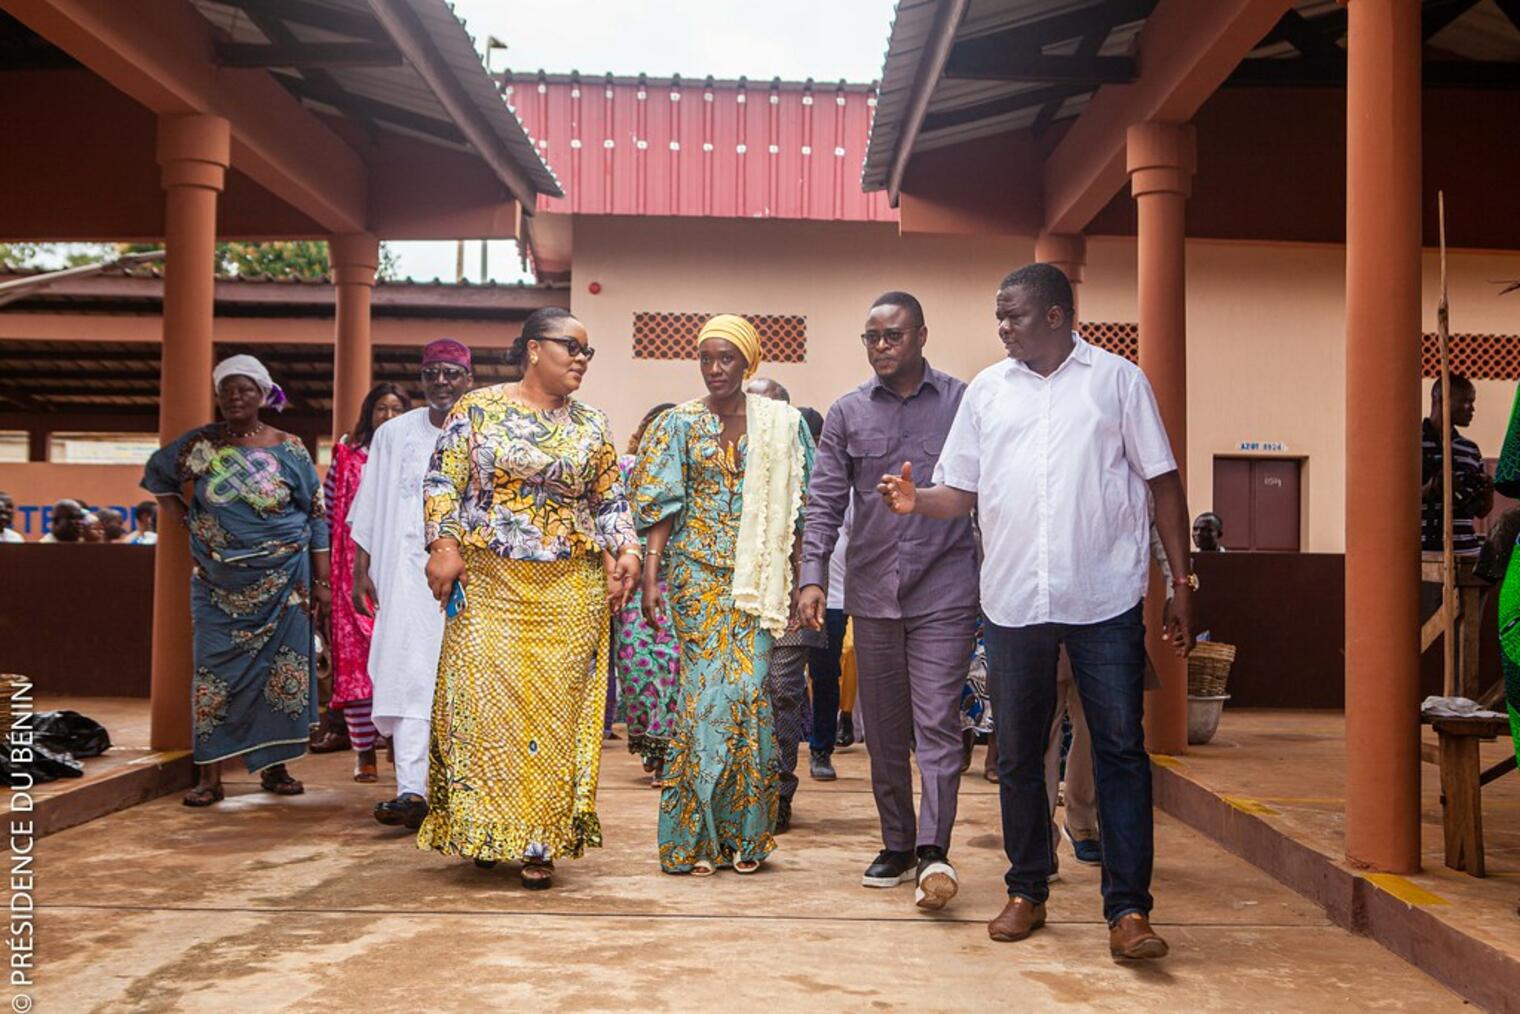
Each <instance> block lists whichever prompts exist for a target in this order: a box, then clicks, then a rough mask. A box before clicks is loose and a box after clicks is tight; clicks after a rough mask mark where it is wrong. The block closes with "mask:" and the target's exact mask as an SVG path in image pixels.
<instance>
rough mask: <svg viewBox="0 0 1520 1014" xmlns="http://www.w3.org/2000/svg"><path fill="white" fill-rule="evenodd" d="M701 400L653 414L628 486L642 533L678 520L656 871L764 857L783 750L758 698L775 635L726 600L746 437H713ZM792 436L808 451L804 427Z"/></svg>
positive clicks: (713, 422) (671, 554)
mask: <svg viewBox="0 0 1520 1014" xmlns="http://www.w3.org/2000/svg"><path fill="white" fill-rule="evenodd" d="M721 433H722V427H721V424H720V422H719V420H718V418H717V417H716V416H714V415H713V414H712V413H711V412H710V411H708V409H707V408H706V406H705V405H703V403H702V402H700V401H693V402H688V403H686V404H684V405H680V406H678V407H676V408H674V409H671V410H670V411H668V412H666V413H665V414H664V415H663V416H661V417H660V418H659V419H658V420H657V421H656V422H655V423H654V424H653V425H652V426H651V427H650V428H649V431H648V432H647V433H646V434H645V436H644V440H643V443H642V444H641V445H640V448H639V457H638V462H637V464H636V465H635V468H634V477H633V480H632V482H631V484H630V485H631V488H632V490H633V494H632V499H633V506H634V512H635V517H636V519H637V522H638V526H639V528H640V530H641V531H642V530H646V529H648V528H650V527H652V526H653V525H655V524H657V523H659V522H660V521H661V520H663V519H665V518H667V517H673V518H674V524H673V527H672V532H671V537H670V541H669V542H668V543H667V545H666V550H665V552H666V557H667V566H668V568H669V570H668V573H669V582H668V583H669V593H668V596H667V600H666V601H667V605H668V607H669V615H670V617H671V620H672V622H673V625H674V628H675V634H676V638H677V640H678V641H679V642H680V649H681V661H680V668H681V677H680V680H681V682H680V690H679V699H678V704H677V709H676V720H675V730H674V734H673V736H672V739H671V743H670V747H669V750H668V751H667V754H666V762H665V783H666V787H665V789H664V791H663V793H662V794H661V797H660V824H659V849H660V866H661V868H662V869H664V870H665V871H667V872H671V873H684V872H690V871H691V870H692V868H693V867H694V866H695V865H696V864H697V863H712V864H713V865H715V866H722V865H727V864H731V863H734V862H738V861H742V860H758V859H763V858H764V857H765V856H767V855H769V854H770V852H771V851H772V850H773V849H774V848H775V846H776V843H775V839H774V837H773V832H774V829H775V824H776V812H777V799H778V796H777V791H778V787H779V782H780V765H779V751H778V750H777V746H776V733H775V726H774V719H773V716H772V714H771V705H770V700H769V698H768V697H767V695H766V693H765V687H764V684H765V676H766V672H767V669H768V667H769V662H770V654H771V644H772V638H771V635H770V634H768V633H766V632H765V631H764V630H762V629H760V626H759V621H758V619H757V618H756V617H755V616H753V615H751V614H749V613H743V612H740V611H739V610H738V609H736V608H735V607H734V602H733V594H732V588H733V562H734V540H735V537H736V536H737V535H738V531H739V513H740V508H741V491H742V489H743V484H744V452H745V447H746V441H745V439H743V438H741V439H740V441H739V444H738V445H737V446H728V447H725V446H723V445H722V443H721ZM798 439H799V440H801V441H803V442H804V446H805V448H807V449H808V453H807V455H806V458H805V464H806V467H807V468H809V469H810V468H811V465H812V457H811V441H810V440H808V439H807V438H806V436H805V431H802V432H799V434H798Z"/></svg>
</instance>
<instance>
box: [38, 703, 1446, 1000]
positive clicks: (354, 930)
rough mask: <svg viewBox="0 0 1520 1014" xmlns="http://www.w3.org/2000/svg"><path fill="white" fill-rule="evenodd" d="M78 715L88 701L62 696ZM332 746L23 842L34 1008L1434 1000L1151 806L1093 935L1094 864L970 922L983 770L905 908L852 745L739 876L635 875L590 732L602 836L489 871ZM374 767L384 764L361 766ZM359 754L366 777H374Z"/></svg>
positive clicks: (638, 808) (990, 812)
mask: <svg viewBox="0 0 1520 1014" xmlns="http://www.w3.org/2000/svg"><path fill="white" fill-rule="evenodd" d="M86 713H88V711H87V712H86ZM350 757H351V755H338V756H326V757H313V758H308V759H306V760H304V761H301V762H300V763H298V764H297V765H296V766H295V771H296V773H297V775H298V776H300V777H302V778H303V779H304V780H305V781H306V784H307V789H308V791H307V794H306V795H305V796H302V797H299V798H296V799H282V798H277V797H272V796H267V795H264V794H263V793H260V792H258V791H257V789H256V785H255V784H254V783H253V782H252V780H251V779H248V778H247V777H246V776H242V777H239V778H237V779H235V780H234V781H233V782H232V784H231V789H232V794H231V795H229V797H228V799H227V801H226V802H225V803H224V804H222V805H221V806H220V807H215V808H212V809H210V810H190V809H187V808H185V807H182V806H181V805H179V800H178V798H177V796H171V797H166V798H163V799H159V800H156V801H154V802H151V803H148V804H144V805H141V806H137V807H134V808H133V809H130V810H127V811H124V812H122V813H118V814H114V815H112V816H109V817H105V818H102V819H100V820H97V821H94V822H92V823H90V824H87V825H84V826H81V827H76V828H73V829H70V830H68V831H64V832H61V833H59V834H56V835H53V836H51V837H48V838H46V839H43V840H42V841H41V842H40V843H39V845H38V872H39V877H38V880H39V890H38V901H39V906H40V926H41V929H40V936H39V965H40V969H39V983H38V987H37V989H36V991H35V999H36V1001H37V1004H38V1009H40V1010H60V1011H96V1010H99V1011H136V1010H141V1011H154V1012H163V1011H205V1010H216V1011H235V1010H273V1009H284V1008H291V1007H296V1006H298V1005H299V1006H300V1007H302V1008H303V1009H306V1010H318V1011H324V1010H331V1011H339V1010H419V1009H422V1010H465V1009H471V1010H475V1009H490V1010H514V1011H521V1010H527V1009H531V1008H536V1009H546V1010H562V1009H572V1008H573V1009H579V1010H637V1009H673V1010H719V1009H725V1010H733V1009H741V1010H743V1009H751V1008H759V1007H761V1006H762V1005H763V1006H764V1007H765V1008H767V1009H768V1010H770V1011H793V1010H797V1011H801V1010H807V1011H818V1010H830V1011H837V1010H855V1009H898V1008H903V1009H916V1010H974V1009H993V1008H1000V1009H1009V1008H1013V1009H1018V1010H1043V1009H1056V1008H1062V1009H1073V1008H1076V1009H1081V1008H1089V1007H1097V1006H1103V1007H1117V1006H1119V1005H1123V1006H1124V1007H1125V1008H1126V1009H1135V1010H1158V1011H1159V1010H1178V1009H1192V1010H1224V1009H1268V1010H1274V1011H1325V1010H1330V1009H1334V1008H1337V1007H1340V1008H1355V1009H1357V1010H1420V1011H1431V1010H1445V1009H1455V1008H1457V1007H1458V1006H1460V1005H1461V1004H1460V1001H1459V1000H1458V999H1457V998H1456V997H1455V996H1454V995H1453V994H1452V993H1450V992H1448V991H1447V990H1445V989H1444V988H1443V987H1441V986H1440V985H1438V984H1437V983H1436V982H1435V981H1434V980H1432V979H1430V978H1428V977H1426V976H1424V975H1423V974H1421V973H1420V972H1418V971H1416V970H1414V969H1413V968H1411V967H1410V966H1408V965H1406V964H1404V963H1403V962H1401V961H1400V960H1399V959H1397V958H1395V957H1394V956H1392V955H1391V954H1389V953H1388V952H1387V951H1385V950H1383V949H1382V948H1381V947H1379V946H1377V945H1376V944H1375V943H1373V942H1371V941H1369V940H1366V939H1362V938H1359V937H1355V936H1352V935H1350V934H1348V933H1346V932H1344V931H1342V930H1340V929H1338V928H1336V927H1334V926H1332V925H1331V924H1330V923H1329V922H1328V921H1327V919H1326V918H1325V916H1324V914H1323V912H1322V911H1320V910H1319V909H1318V908H1316V907H1315V906H1314V905H1312V904H1310V903H1309V902H1307V901H1305V900H1303V899H1302V898H1300V897H1299V896H1298V895H1296V894H1294V893H1293V892H1291V891H1289V890H1288V889H1287V888H1285V887H1282V886H1281V885H1279V884H1277V883H1276V882H1275V881H1273V880H1271V879H1270V878H1268V877H1267V876H1266V875H1265V874H1262V873H1261V872H1259V871H1258V870H1256V869H1255V868H1254V867H1252V866H1250V865H1248V864H1247V863H1245V862H1244V861H1242V860H1240V859H1237V858H1236V857H1234V856H1232V855H1230V854H1228V853H1226V852H1224V851H1223V850H1221V849H1220V848H1218V847H1217V846H1215V845H1213V844H1212V843H1211V842H1209V841H1208V840H1207V839H1205V838H1203V837H1201V836H1200V835H1197V834H1195V833H1194V832H1192V831H1190V830H1188V829H1187V828H1185V827H1183V826H1182V825H1180V824H1178V823H1177V822H1175V821H1172V820H1170V819H1169V818H1166V817H1165V816H1161V815H1158V817H1157V822H1158V823H1157V844H1158V855H1157V867H1156V883H1155V893H1156V896H1157V907H1156V912H1155V921H1156V924H1157V926H1158V928H1159V929H1160V930H1161V932H1162V933H1164V934H1165V935H1166V936H1167V937H1168V939H1169V940H1170V941H1171V943H1172V947H1173V955H1172V957H1170V958H1169V959H1167V960H1166V961H1164V962H1160V963H1155V964H1151V965H1148V966H1121V965H1118V964H1115V963H1114V962H1113V961H1111V960H1110V959H1109V957H1108V953H1107V934H1106V930H1105V928H1104V926H1103V923H1102V918H1101V908H1100V904H1099V896H1098V871H1097V870H1095V869H1091V868H1088V867H1083V866H1078V865H1077V864H1075V863H1073V862H1071V861H1070V854H1069V852H1067V851H1066V850H1065V848H1064V847H1063V849H1062V857H1063V860H1064V865H1063V867H1062V875H1063V877H1064V879H1063V881H1062V882H1061V883H1059V884H1056V885H1054V887H1053V891H1052V896H1051V902H1050V926H1049V928H1047V929H1046V930H1045V931H1043V932H1041V933H1039V934H1036V935H1035V937H1033V938H1031V939H1030V940H1028V941H1025V942H1023V943H1019V944H995V943H993V942H991V941H990V940H988V938H987V935H986V931H985V927H984V923H985V921H986V920H987V919H988V918H990V917H991V916H992V915H994V914H995V913H996V912H997V910H998V909H999V907H1000V906H1001V904H1002V901H1003V892H1002V889H1001V888H1002V884H1001V873H1002V868H1003V860H1002V854H1001V850H1000V840H999V835H998V822H997V797H996V790H995V787H994V786H992V785H989V784H988V783H986V782H985V781H983V780H981V778H980V777H977V773H978V772H979V771H980V768H981V760H982V758H981V750H980V749H979V750H978V752H977V758H976V766H975V767H974V768H973V774H972V775H968V776H967V778H966V780H965V782H964V784H963V790H962V794H961V808H960V821H959V824H958V826H957V841H956V847H955V849H954V853H953V855H954V857H955V859H956V861H957V864H958V866H959V869H960V873H961V880H962V885H963V887H962V894H961V896H960V897H959V898H958V899H957V900H956V902H955V903H954V904H953V905H952V907H951V908H950V909H949V910H948V911H947V912H946V913H944V914H943V915H941V916H938V917H934V916H928V915H924V914H921V913H919V912H918V911H917V910H916V909H914V908H913V905H912V888H911V887H909V886H904V887H901V888H898V889H896V890H892V891H871V890H866V889H864V888H862V887H860V886H858V885H859V875H860V870H861V869H862V867H863V866H864V864H865V863H866V862H867V861H868V860H869V859H870V858H871V857H872V856H873V855H874V853H875V851H876V848H877V847H878V845H877V841H876V832H877V824H876V816H875V809H874V807H873V805H872V802H871V796H870V789H869V784H868V782H867V780H866V757H865V754H864V751H863V750H862V749H861V748H858V747H857V748H854V749H852V750H849V751H847V752H845V753H843V754H841V755H839V756H838V757H837V760H838V766H839V769H840V779H839V781H837V782H835V783H832V784H827V785H825V784H821V783H815V782H810V781H807V780H804V783H803V786H802V790H801V795H800V797H799V802H798V807H797V815H796V824H795V829H794V830H793V831H792V833H791V834H789V835H786V836H784V837H783V838H782V839H781V843H782V845H781V849H780V850H779V851H778V852H777V853H776V855H775V857H774V858H773V861H772V862H771V863H768V864H767V867H766V868H765V869H764V870H763V871H762V873H761V874H760V875H758V876H754V877H749V878H741V877H738V876H736V875H734V874H733V873H731V872H727V871H725V872H722V873H720V874H719V875H718V876H717V877H715V878H713V879H711V880H706V881H701V880H692V879H690V878H682V877H670V876H665V875H662V874H661V873H660V872H659V868H658V863H657V861H656V858H655V849H654V834H655V807H656V794H655V793H654V792H653V791H652V790H650V789H648V788H647V787H645V785H644V780H643V776H642V774H641V773H640V772H639V770H638V765H637V763H636V762H635V761H634V760H633V759H632V758H630V757H629V756H628V754H627V753H626V752H624V751H623V749H622V744H621V743H612V744H609V750H608V752H607V755H606V759H605V763H604V766H603V775H602V789H601V795H600V810H601V815H602V822H603V826H604V828H605V831H606V837H607V844H606V847H605V848H603V849H601V850H598V851H593V852H591V853H589V854H588V857H587V858H586V859H583V860H581V861H579V862H574V863H565V864H562V866H561V869H560V872H559V874H558V883H557V886H556V887H555V888H554V889H553V890H551V891H548V892H543V893H528V892H525V891H523V890H522V889H521V888H520V887H519V886H518V883H517V878H516V876H515V873H514V871H513V870H512V869H510V868H507V867H498V868H497V869H496V870H494V871H489V872H486V871H480V870H477V869H475V868H474V866H473V865H471V864H469V863H467V862H462V861H460V860H457V859H446V858H444V857H441V856H436V855H432V854H424V853H421V852H418V851H417V850H416V848H415V846H414V844H413V841H412V838H411V837H410V836H409V835H407V834H405V833H402V832H399V831H393V830H389V829H386V828H382V827H380V826H379V825H377V824H375V823H373V822H372V821H371V820H370V818H369V817H368V810H369V807H370V805H371V804H372V802H373V801H374V800H375V799H378V798H380V797H381V796H382V794H383V793H384V784H383V782H382V786H380V787H376V786H361V785H356V784H355V783H354V782H352V781H351V780H350V777H349V776H350V772H351V769H350V764H351V760H350ZM387 774H388V773H387ZM382 777H383V778H384V777H386V776H385V775H383V776H382Z"/></svg>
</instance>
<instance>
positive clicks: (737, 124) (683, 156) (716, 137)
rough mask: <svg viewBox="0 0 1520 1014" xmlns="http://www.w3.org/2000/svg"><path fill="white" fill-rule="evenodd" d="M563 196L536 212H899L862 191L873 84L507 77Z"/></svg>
mask: <svg viewBox="0 0 1520 1014" xmlns="http://www.w3.org/2000/svg"><path fill="white" fill-rule="evenodd" d="M503 83H504V85H505V94H506V96H507V101H508V103H510V104H511V105H512V107H513V108H514V110H515V111H516V113H517V115H518V117H519V118H520V119H521V120H522V122H523V126H524V127H525V128H526V129H527V131H528V134H529V136H530V137H532V138H533V139H534V143H535V145H536V146H537V147H538V151H539V155H540V156H541V157H542V158H543V159H544V160H545V161H546V162H548V163H549V164H551V165H553V166H554V168H555V172H556V173H557V174H558V175H559V178H560V182H561V183H562V184H563V185H564V189H565V191H566V196H565V197H563V198H549V197H540V198H539V204H538V208H539V210H540V211H559V212H578V213H582V214H593V215H596V214H602V215H605V214H612V215H693V216H704V217H718V218H806V219H816V220H823V221H855V222H874V221H895V220H896V219H897V212H896V211H895V210H894V209H893V208H892V207H891V206H890V205H889V204H888V202H887V199H886V195H885V194H884V193H873V194H866V193H863V192H862V191H861V189H860V165H861V161H862V159H863V157H864V154H865V148H866V139H867V137H868V135H869V133H870V126H871V114H872V111H873V110H874V108H875V105H876V90H875V87H874V86H873V85H850V84H845V83H844V82H840V83H838V84H836V85H815V84H814V83H813V82H811V81H808V82H782V81H779V80H778V81H772V82H771V83H769V84H757V83H750V82H746V81H744V80H743V79H740V80H738V81H714V80H713V79H711V78H709V79H707V80H706V81H683V80H681V79H680V78H664V79H656V78H648V77H644V76H642V75H641V76H639V77H637V78H624V77H613V76H611V75H607V76H605V77H581V76H579V75H577V74H568V75H565V74H546V73H544V72H542V71H540V72H539V73H537V74H532V75H524V74H517V75H513V74H512V73H511V72H508V73H507V74H505V75H504V80H503Z"/></svg>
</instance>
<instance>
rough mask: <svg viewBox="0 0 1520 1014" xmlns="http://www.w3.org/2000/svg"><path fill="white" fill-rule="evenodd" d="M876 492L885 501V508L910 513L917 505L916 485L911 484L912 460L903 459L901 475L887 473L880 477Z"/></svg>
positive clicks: (895, 511)
mask: <svg viewBox="0 0 1520 1014" xmlns="http://www.w3.org/2000/svg"><path fill="white" fill-rule="evenodd" d="M876 492H878V493H880V494H881V497H882V499H883V500H885V501H886V502H887V510H889V511H891V512H892V513H893V514H912V513H913V511H914V509H915V508H916V507H917V506H918V487H917V486H914V485H913V462H911V461H904V462H903V466H902V474H901V475H892V474H890V473H889V474H887V475H884V476H882V477H881V482H880V483H879V484H877V486H876Z"/></svg>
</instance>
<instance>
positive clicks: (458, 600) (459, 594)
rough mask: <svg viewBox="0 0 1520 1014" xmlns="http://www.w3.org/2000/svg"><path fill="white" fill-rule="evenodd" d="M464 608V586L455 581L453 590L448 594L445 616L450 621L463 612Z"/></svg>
mask: <svg viewBox="0 0 1520 1014" xmlns="http://www.w3.org/2000/svg"><path fill="white" fill-rule="evenodd" d="M464 607H465V601H464V585H462V584H460V583H459V582H458V581H455V582H454V590H453V591H451V592H449V604H448V606H447V607H446V612H445V615H447V616H448V618H449V619H451V620H452V619H453V618H454V617H456V616H458V615H459V614H460V613H462V612H464Z"/></svg>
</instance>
